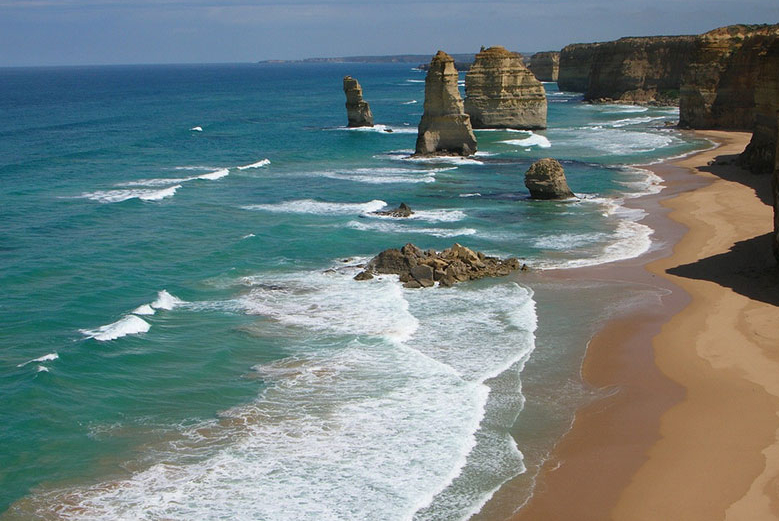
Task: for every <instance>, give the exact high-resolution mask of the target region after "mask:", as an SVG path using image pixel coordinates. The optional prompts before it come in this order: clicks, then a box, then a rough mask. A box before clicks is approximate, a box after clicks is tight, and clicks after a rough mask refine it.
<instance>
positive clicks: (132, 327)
mask: <svg viewBox="0 0 779 521" xmlns="http://www.w3.org/2000/svg"><path fill="white" fill-rule="evenodd" d="M150 328H151V325H150V324H149V323H148V322H146V321H145V320H143V319H142V318H140V317H137V316H135V315H126V316H124V317H122V318H121V319H119V320H117V321H116V322H113V323H111V324H107V325H105V326H100V327H99V328H97V329H91V330H90V329H82V330H80V331H81V333H82V334H84V335H85V336H86V337H87V338H94V339H95V340H98V341H100V342H105V341H108V340H116V339H117V338H122V337H124V336H127V335H137V334H139V333H146V332H147V331H148V330H149V329H150Z"/></svg>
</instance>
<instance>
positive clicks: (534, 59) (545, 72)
mask: <svg viewBox="0 0 779 521" xmlns="http://www.w3.org/2000/svg"><path fill="white" fill-rule="evenodd" d="M528 68H529V69H530V72H532V73H533V74H534V75H535V77H536V78H537V79H538V80H539V81H557V77H558V75H559V73H560V53H559V52H551V51H550V52H537V53H535V54H534V55H533V56H531V58H530V65H528Z"/></svg>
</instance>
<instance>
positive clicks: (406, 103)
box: [403, 99, 419, 105]
mask: <svg viewBox="0 0 779 521" xmlns="http://www.w3.org/2000/svg"><path fill="white" fill-rule="evenodd" d="M415 103H419V102H418V101H417V100H415V99H412V100H411V101H404V102H403V105H414V104H415Z"/></svg>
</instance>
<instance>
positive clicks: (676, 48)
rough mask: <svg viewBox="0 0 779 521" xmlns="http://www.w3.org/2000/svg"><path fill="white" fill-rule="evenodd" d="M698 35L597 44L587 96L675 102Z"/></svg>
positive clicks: (634, 100)
mask: <svg viewBox="0 0 779 521" xmlns="http://www.w3.org/2000/svg"><path fill="white" fill-rule="evenodd" d="M695 44H696V37H695V36H652V37H644V38H620V39H619V40H617V41H614V42H606V43H601V44H599V45H598V47H597V49H596V50H595V52H594V54H593V57H592V66H591V68H590V74H589V82H588V85H587V89H586V91H585V94H584V99H585V100H609V101H617V102H628V103H635V102H638V103H648V102H659V103H667V104H676V103H678V101H679V99H678V98H679V87H680V86H681V83H682V76H683V74H684V71H685V70H686V68H687V65H688V63H689V62H690V60H691V58H692V55H693V52H694V50H695Z"/></svg>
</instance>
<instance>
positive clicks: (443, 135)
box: [416, 51, 476, 156]
mask: <svg viewBox="0 0 779 521" xmlns="http://www.w3.org/2000/svg"><path fill="white" fill-rule="evenodd" d="M457 79H458V77H457V69H455V68H454V59H453V58H452V57H451V56H449V55H448V54H446V53H445V52H444V51H438V53H437V54H436V55H435V56H434V57H433V59H432V61H431V62H430V69H429V70H428V71H427V76H426V77H425V109H424V113H423V114H422V119H421V121H420V122H419V130H418V134H417V146H416V155H422V156H429V155H436V154H440V155H461V156H469V155H472V154H474V153H475V152H476V136H474V134H473V128H472V127H471V118H470V117H469V116H468V114H466V113H465V110H464V107H463V101H462V99H461V98H460V91H459V89H458V87H457Z"/></svg>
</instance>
